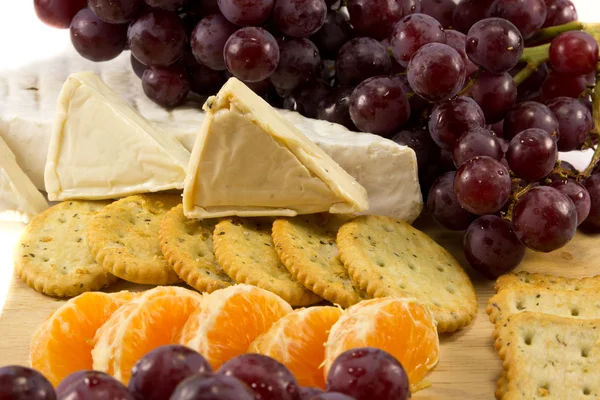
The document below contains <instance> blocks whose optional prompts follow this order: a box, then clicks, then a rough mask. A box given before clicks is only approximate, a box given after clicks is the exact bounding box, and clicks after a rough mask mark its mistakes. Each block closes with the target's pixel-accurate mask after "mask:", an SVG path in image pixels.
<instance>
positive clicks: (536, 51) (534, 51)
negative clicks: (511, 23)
mask: <svg viewBox="0 0 600 400" xmlns="http://www.w3.org/2000/svg"><path fill="white" fill-rule="evenodd" d="M549 58H550V44H549V43H548V44H543V45H541V46H536V47H528V48H526V49H525V50H523V55H522V56H521V62H524V63H526V64H527V65H525V68H523V69H522V70H521V71H519V73H518V74H517V75H515V77H514V78H513V79H514V81H515V84H517V85H520V84H521V83H523V82H525V81H526V80H527V78H529V77H530V76H531V75H533V73H534V72H535V71H537V69H538V68H539V66H540V65H542V64H543V63H545V62H546V61H548V59H549Z"/></svg>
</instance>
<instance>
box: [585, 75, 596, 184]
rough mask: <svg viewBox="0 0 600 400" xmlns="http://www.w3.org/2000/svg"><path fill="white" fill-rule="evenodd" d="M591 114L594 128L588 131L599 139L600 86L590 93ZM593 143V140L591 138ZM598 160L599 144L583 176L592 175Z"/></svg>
mask: <svg viewBox="0 0 600 400" xmlns="http://www.w3.org/2000/svg"><path fill="white" fill-rule="evenodd" d="M598 75H600V73H599V74H597V76H596V78H598ZM592 116H593V118H594V129H592V131H591V132H590V137H591V136H592V135H596V136H597V137H598V138H599V139H600V88H599V87H596V88H595V89H594V92H593V93H592ZM592 143H593V140H592ZM598 162H600V146H597V147H596V150H594V155H593V156H592V160H591V161H590V165H588V166H587V168H586V169H585V170H584V171H583V174H582V175H583V176H584V177H586V178H587V177H588V176H590V175H592V171H594V169H595V168H596V165H598Z"/></svg>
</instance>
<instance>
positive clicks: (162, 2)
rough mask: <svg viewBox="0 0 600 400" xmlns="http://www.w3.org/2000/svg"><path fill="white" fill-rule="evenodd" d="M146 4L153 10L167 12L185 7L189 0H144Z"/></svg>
mask: <svg viewBox="0 0 600 400" xmlns="http://www.w3.org/2000/svg"><path fill="white" fill-rule="evenodd" d="M145 1H146V4H148V5H149V6H150V7H154V8H162V9H163V10H167V11H177V10H179V9H180V8H182V7H183V6H185V5H186V4H187V3H188V1H190V0H145Z"/></svg>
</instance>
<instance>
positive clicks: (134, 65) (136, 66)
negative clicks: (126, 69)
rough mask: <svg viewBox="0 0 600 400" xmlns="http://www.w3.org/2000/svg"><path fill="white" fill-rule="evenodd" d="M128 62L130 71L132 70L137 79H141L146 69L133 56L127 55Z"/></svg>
mask: <svg viewBox="0 0 600 400" xmlns="http://www.w3.org/2000/svg"><path fill="white" fill-rule="evenodd" d="M129 60H130V61H131V69H132V70H133V72H134V73H135V74H136V75H137V77H138V78H140V79H142V76H143V75H144V71H145V70H146V68H148V67H146V66H145V65H144V64H142V63H141V62H139V61H138V59H137V58H135V57H134V56H133V54H130V55H129Z"/></svg>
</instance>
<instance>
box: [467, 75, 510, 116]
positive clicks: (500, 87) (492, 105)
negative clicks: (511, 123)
mask: <svg viewBox="0 0 600 400" xmlns="http://www.w3.org/2000/svg"><path fill="white" fill-rule="evenodd" d="M468 94H469V95H470V96H471V97H472V98H473V100H475V101H476V102H477V104H479V106H480V107H481V109H482V110H483V114H484V115H485V120H486V122H487V123H488V124H494V123H496V122H498V121H501V120H503V119H504V117H505V116H506V113H508V111H509V110H510V109H511V108H512V107H513V106H514V105H515V103H516V102H517V86H516V85H515V81H513V79H512V77H511V76H510V74H509V73H508V72H505V73H503V74H499V75H497V74H492V73H490V72H482V73H481V74H480V75H479V77H478V78H477V80H476V81H475V83H474V84H473V86H471V88H470V89H469V91H468Z"/></svg>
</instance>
